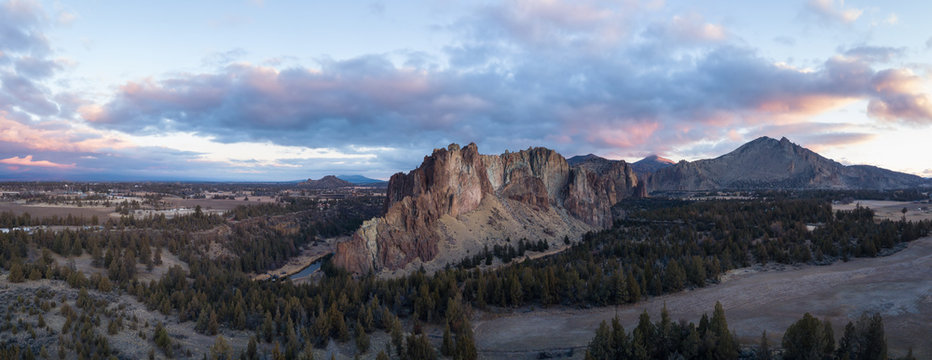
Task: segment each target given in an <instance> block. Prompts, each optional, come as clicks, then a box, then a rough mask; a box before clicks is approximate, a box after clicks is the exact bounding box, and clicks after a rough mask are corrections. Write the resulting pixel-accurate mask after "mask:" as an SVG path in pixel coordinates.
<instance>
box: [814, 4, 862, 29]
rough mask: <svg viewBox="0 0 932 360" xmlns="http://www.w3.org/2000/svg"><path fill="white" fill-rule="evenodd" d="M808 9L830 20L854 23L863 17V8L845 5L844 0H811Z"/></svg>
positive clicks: (825, 19)
mask: <svg viewBox="0 0 932 360" xmlns="http://www.w3.org/2000/svg"><path fill="white" fill-rule="evenodd" d="M806 5H807V6H806V9H807V10H808V11H809V12H810V13H812V14H815V15H816V16H817V17H818V18H819V19H821V20H823V21H830V22H842V23H845V24H849V23H852V22H854V21H856V20H857V19H858V18H860V17H861V14H863V13H864V10H863V9H857V8H852V7H845V1H844V0H837V1H836V0H810V1H809V2H808V3H807V4H806Z"/></svg>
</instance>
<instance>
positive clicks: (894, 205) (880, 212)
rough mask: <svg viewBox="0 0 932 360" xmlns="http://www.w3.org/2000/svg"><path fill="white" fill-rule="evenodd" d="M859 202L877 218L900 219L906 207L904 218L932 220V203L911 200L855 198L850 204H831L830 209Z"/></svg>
mask: <svg viewBox="0 0 932 360" xmlns="http://www.w3.org/2000/svg"><path fill="white" fill-rule="evenodd" d="M858 204H860V205H861V206H862V207H867V208H871V209H872V210H874V212H875V216H876V217H877V218H878V219H886V220H894V221H897V220H902V219H903V213H902V211H903V208H906V220H908V221H921V220H932V204H929V203H921V202H913V201H883V200H855V201H854V202H852V203H850V204H843V205H832V210H852V209H854V207H855V206H857V205H858Z"/></svg>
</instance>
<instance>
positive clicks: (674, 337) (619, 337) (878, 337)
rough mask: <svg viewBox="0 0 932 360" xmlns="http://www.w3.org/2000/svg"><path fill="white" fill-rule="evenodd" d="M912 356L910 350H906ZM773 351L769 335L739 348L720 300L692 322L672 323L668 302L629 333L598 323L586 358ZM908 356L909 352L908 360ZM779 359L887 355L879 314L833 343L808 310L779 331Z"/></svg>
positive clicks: (753, 355)
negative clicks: (751, 345) (751, 346)
mask: <svg viewBox="0 0 932 360" xmlns="http://www.w3.org/2000/svg"><path fill="white" fill-rule="evenodd" d="M910 354H911V353H910ZM775 355H776V354H774V353H773V351H772V350H771V349H770V346H769V344H768V343H767V333H766V332H765V333H764V334H763V335H761V340H760V344H759V346H758V347H757V348H756V349H749V348H748V349H745V350H744V351H741V350H740V349H739V347H738V342H737V340H736V334H734V333H732V332H730V331H728V322H727V320H726V319H725V312H724V310H722V305H721V304H720V303H716V304H715V310H714V311H713V312H712V318H711V319H709V317H708V316H707V315H702V320H700V321H699V325H698V326H696V325H695V324H693V323H692V322H690V323H688V324H687V323H685V322H683V321H680V322H678V323H677V322H673V321H671V320H670V316H669V314H668V313H667V309H666V306H665V307H664V308H663V310H662V311H661V313H660V321H658V322H656V323H651V322H650V316H649V315H648V314H647V312H646V311H645V312H644V313H643V314H641V318H640V321H639V322H638V325H637V327H636V328H635V329H634V330H633V331H632V332H631V333H630V334H629V333H626V332H625V329H624V327H623V326H621V323H620V321H619V320H618V318H617V317H616V318H614V319H612V324H611V327H609V325H608V324H607V323H606V322H605V321H602V323H601V324H600V325H599V328H598V329H597V330H596V332H595V337H593V339H592V341H591V342H589V347H588V348H587V349H586V359H587V360H588V359H593V360H596V359H717V360H729V359H738V358H739V356H740V357H741V358H744V359H772V358H774V357H775ZM911 356H912V355H907V357H906V358H907V359H908V358H910V357H911ZM782 358H783V359H785V360H834V359H839V360H840V359H864V360H868V359H870V360H881V359H887V358H888V355H887V346H886V337H885V335H884V332H883V319H882V318H881V317H880V315H879V314H873V315H869V314H867V313H864V314H862V315H861V318H860V319H859V320H858V321H857V322H855V323H851V322H849V323H848V325H847V326H846V327H845V335H844V336H843V337H842V339H841V341H840V343H839V346H838V347H837V348H836V347H835V338H834V336H833V332H832V324H831V323H830V322H828V321H827V320H825V321H819V320H818V319H816V318H815V317H813V316H812V315H810V314H809V313H806V314H804V315H803V317H802V319H800V320H798V321H797V322H795V323H793V324H792V325H790V327H789V328H788V329H786V331H785V332H784V335H783V352H782Z"/></svg>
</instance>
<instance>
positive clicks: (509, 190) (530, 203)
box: [334, 144, 638, 273]
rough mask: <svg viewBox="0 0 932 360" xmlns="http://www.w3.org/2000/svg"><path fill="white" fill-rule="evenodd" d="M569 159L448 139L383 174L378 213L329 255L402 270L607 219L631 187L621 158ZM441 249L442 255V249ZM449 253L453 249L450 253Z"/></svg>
mask: <svg viewBox="0 0 932 360" xmlns="http://www.w3.org/2000/svg"><path fill="white" fill-rule="evenodd" d="M601 160H603V161H585V162H581V163H579V164H577V165H576V166H572V167H571V166H569V164H568V163H567V161H566V160H565V159H564V158H563V156H561V155H560V154H558V153H556V152H555V151H553V150H549V149H545V148H532V149H528V150H524V151H519V152H514V153H505V154H502V155H480V154H479V151H478V148H477V147H476V145H475V144H469V145H467V146H465V147H463V148H460V147H459V146H458V145H455V144H454V145H450V146H449V147H447V148H446V149H436V150H434V152H433V154H432V155H430V156H426V157H425V158H424V161H423V163H422V164H421V166H420V167H418V168H417V169H415V170H413V171H411V172H409V173H407V174H403V173H398V174H395V175H394V176H392V178H391V180H390V181H389V185H388V191H387V196H386V201H385V216H383V217H380V218H375V219H372V220H369V221H366V222H365V223H364V224H363V225H362V227H361V228H360V229H359V230H358V231H357V232H356V233H355V234H354V235H353V238H352V240H350V241H347V242H343V243H340V244H338V246H337V253H336V256H335V257H334V261H335V263H336V264H337V265H338V266H342V267H344V268H346V269H348V270H350V271H353V272H356V273H364V272H368V271H382V270H392V269H400V268H404V267H405V266H407V265H408V264H411V263H413V262H421V263H427V262H431V261H434V260H435V259H437V258H438V257H441V258H443V259H440V260H445V261H442V262H447V261H458V260H460V259H461V258H462V256H465V254H459V253H458V252H457V251H459V250H470V249H473V248H475V249H481V246H482V245H488V241H495V240H496V239H498V240H501V239H504V238H506V237H512V238H515V239H517V238H520V237H527V238H528V239H532V240H537V239H545V240H551V241H556V240H559V239H562V238H563V236H569V237H571V238H575V237H578V236H579V235H580V234H581V233H582V232H584V231H586V230H591V229H594V228H604V227H607V226H609V225H611V223H612V220H613V219H612V214H611V207H612V205H614V204H615V203H617V202H618V201H620V200H621V199H624V198H626V197H630V196H634V195H636V194H638V188H637V185H638V180H637V177H636V176H635V175H634V171H633V170H632V169H631V167H630V166H629V165H628V164H626V163H625V162H623V161H610V160H605V159H601ZM445 253H446V254H445ZM457 256H459V257H457Z"/></svg>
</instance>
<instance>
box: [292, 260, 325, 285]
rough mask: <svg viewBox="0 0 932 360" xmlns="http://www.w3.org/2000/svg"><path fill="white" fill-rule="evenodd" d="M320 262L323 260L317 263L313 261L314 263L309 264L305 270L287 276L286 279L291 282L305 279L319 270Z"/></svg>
mask: <svg viewBox="0 0 932 360" xmlns="http://www.w3.org/2000/svg"><path fill="white" fill-rule="evenodd" d="M321 260H323V259H319V260H317V261H315V262H312V263H311V264H310V265H308V266H307V267H306V268H304V269H301V271H298V272H297V273H295V274H293V275H291V276H289V277H288V278H289V279H291V280H298V279H302V278H305V277H307V276H309V275H311V274H313V273H314V272H315V271H317V270H318V269H320V265H321V262H322V261H321Z"/></svg>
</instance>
